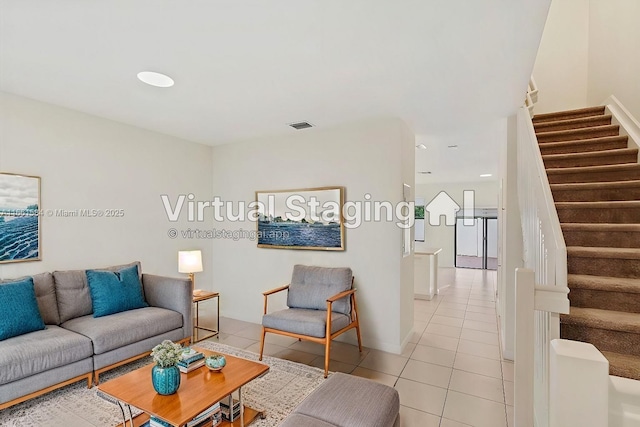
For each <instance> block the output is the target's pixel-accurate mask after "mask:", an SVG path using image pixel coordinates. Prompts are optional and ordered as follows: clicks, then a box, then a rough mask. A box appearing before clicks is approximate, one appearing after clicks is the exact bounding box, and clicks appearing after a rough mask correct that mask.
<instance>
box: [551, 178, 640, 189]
mask: <svg viewBox="0 0 640 427" xmlns="http://www.w3.org/2000/svg"><path fill="white" fill-rule="evenodd" d="M550 185H551V191H553V190H566V191H573V190H602V189H613V188H622V189H624V188H635V187H640V180H637V179H634V180H629V181H602V182H566V183H562V184H550Z"/></svg>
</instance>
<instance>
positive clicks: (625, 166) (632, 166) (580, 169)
mask: <svg viewBox="0 0 640 427" xmlns="http://www.w3.org/2000/svg"><path fill="white" fill-rule="evenodd" d="M634 170H640V165H639V164H637V163H621V164H617V165H598V166H576V167H570V168H549V169H547V175H549V174H552V175H554V174H557V175H561V174H570V173H584V172H617V171H634Z"/></svg>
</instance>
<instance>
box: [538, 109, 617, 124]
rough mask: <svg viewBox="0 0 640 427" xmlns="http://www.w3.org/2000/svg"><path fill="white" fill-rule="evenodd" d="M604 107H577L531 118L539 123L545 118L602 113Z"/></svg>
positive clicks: (556, 118)
mask: <svg viewBox="0 0 640 427" xmlns="http://www.w3.org/2000/svg"><path fill="white" fill-rule="evenodd" d="M604 108H605V107H604V105H600V106H597V107H587V108H578V109H575V110H566V111H554V112H552V113H544V114H536V115H535V116H533V119H532V120H533V122H534V123H541V122H544V121H546V120H554V119H555V120H559V118H560V117H571V116H576V115H577V116H579V115H580V114H586V115H591V116H597V115H602V114H604ZM582 117H584V116H582Z"/></svg>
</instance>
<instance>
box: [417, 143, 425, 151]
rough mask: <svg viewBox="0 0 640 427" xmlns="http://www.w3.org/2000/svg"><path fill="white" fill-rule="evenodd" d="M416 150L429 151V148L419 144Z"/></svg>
mask: <svg viewBox="0 0 640 427" xmlns="http://www.w3.org/2000/svg"><path fill="white" fill-rule="evenodd" d="M416 148H418V149H420V150H426V149H427V146H426V145H424V144H418V145H416Z"/></svg>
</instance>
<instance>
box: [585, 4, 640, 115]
mask: <svg viewBox="0 0 640 427" xmlns="http://www.w3.org/2000/svg"><path fill="white" fill-rule="evenodd" d="M639 18H640V2H638V1H637V0H607V1H603V0H600V1H596V0H592V1H591V2H590V14H589V67H588V69H589V90H588V102H589V104H590V105H598V104H600V103H601V102H602V101H604V100H605V99H606V98H607V97H609V96H610V95H615V96H616V98H618V100H619V101H620V102H622V104H623V105H624V106H625V107H626V108H627V109H628V110H629V111H630V112H631V114H632V115H633V116H634V117H635V118H636V119H640V79H639V77H638V76H640V25H638V19H639Z"/></svg>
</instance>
